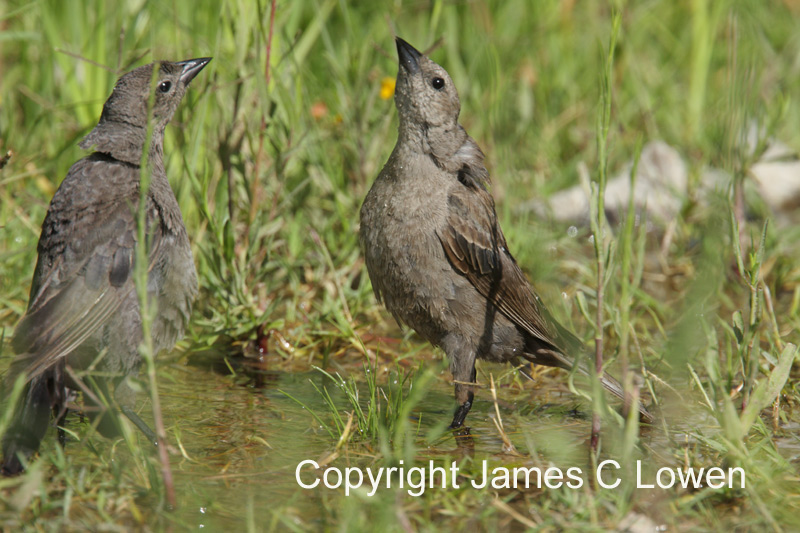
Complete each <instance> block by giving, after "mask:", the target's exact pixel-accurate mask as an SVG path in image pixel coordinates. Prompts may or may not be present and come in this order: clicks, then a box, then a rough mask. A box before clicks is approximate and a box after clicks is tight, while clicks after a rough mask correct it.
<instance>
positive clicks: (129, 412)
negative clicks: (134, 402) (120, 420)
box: [121, 407, 158, 446]
mask: <svg viewBox="0 0 800 533" xmlns="http://www.w3.org/2000/svg"><path fill="white" fill-rule="evenodd" d="M121 410H122V414H124V415H125V416H127V417H128V420H130V421H131V422H133V425H134V426H136V427H137V428H139V431H141V432H142V433H144V436H145V437H147V440H149V441H150V442H152V443H153V444H154V445H155V446H158V437H157V436H156V434H155V432H154V431H153V430H152V429H150V427H149V426H148V425H147V424H146V423H145V422H144V420H142V419H141V418H139V415H137V414H136V413H135V412H134V411H133V409H131V408H130V407H121Z"/></svg>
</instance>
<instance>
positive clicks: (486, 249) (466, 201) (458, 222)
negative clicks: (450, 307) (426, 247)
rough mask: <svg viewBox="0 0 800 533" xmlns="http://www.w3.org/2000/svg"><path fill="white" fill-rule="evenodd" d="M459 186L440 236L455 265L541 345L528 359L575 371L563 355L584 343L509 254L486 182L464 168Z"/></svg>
mask: <svg viewBox="0 0 800 533" xmlns="http://www.w3.org/2000/svg"><path fill="white" fill-rule="evenodd" d="M459 182H460V183H461V185H463V186H461V187H455V188H454V189H453V190H452V191H451V192H450V195H449V197H448V210H449V214H448V224H447V228H446V229H445V230H444V231H443V232H442V234H441V235H439V239H440V240H441V243H442V246H443V247H444V252H445V254H446V255H447V257H448V259H449V260H450V262H451V264H452V265H453V267H454V268H455V269H456V270H457V271H459V272H461V273H462V274H464V275H465V276H466V277H467V279H469V280H470V282H471V283H472V284H473V285H474V286H475V288H476V289H478V292H480V293H481V294H482V295H483V296H484V297H486V298H487V299H488V300H489V301H491V302H492V303H493V304H494V305H495V306H496V307H497V308H498V309H499V310H500V312H501V313H503V314H504V315H505V316H506V317H508V318H509V319H510V320H511V321H512V322H514V323H515V324H516V325H517V326H518V327H520V328H522V329H523V330H524V331H526V332H527V333H528V334H530V335H531V336H532V337H533V338H535V339H537V340H538V341H539V342H540V343H541V345H540V346H538V347H537V348H536V349H535V350H534V353H530V354H525V358H526V359H529V360H530V361H531V362H533V363H537V364H542V365H546V366H554V367H559V368H564V369H568V370H569V369H572V368H573V366H574V365H575V362H574V361H571V360H570V359H568V358H567V356H565V355H564V354H566V353H580V350H581V349H582V346H581V342H580V340H578V339H577V338H576V337H575V336H574V335H573V334H572V333H570V332H569V331H568V330H567V329H565V328H564V327H563V326H561V325H560V324H559V323H558V322H557V321H556V320H554V319H553V318H552V316H551V315H550V313H549V312H548V311H547V309H546V308H545V306H544V305H543V304H542V302H541V301H540V300H539V297H538V296H536V293H535V292H534V291H533V289H532V287H531V286H530V284H529V283H528V280H527V279H526V278H525V275H524V274H523V273H522V270H521V269H520V268H519V266H518V265H517V262H516V261H515V260H514V257H513V256H512V255H511V253H510V252H509V251H508V246H507V244H506V239H505V237H504V236H503V232H502V230H501V229H500V225H499V224H498V223H497V214H496V212H495V209H494V200H493V199H492V196H491V195H490V194H489V192H488V191H487V190H486V189H485V188H484V187H483V184H482V181H481V180H478V179H474V178H473V177H472V176H471V175H470V172H469V169H468V168H465V169H464V170H462V172H461V173H459ZM578 370H580V371H581V373H583V374H586V375H589V372H590V371H589V368H588V367H587V365H586V362H585V361H582V362H581V363H580V364H579V365H578ZM600 381H601V383H602V384H603V386H604V387H606V388H607V389H608V390H609V391H611V392H612V393H613V394H614V395H615V396H617V397H619V398H620V399H623V400H624V394H623V390H622V386H621V385H620V384H619V382H618V381H617V380H616V379H614V378H613V377H612V376H611V375H609V374H608V373H603V375H602V376H601V378H600ZM639 411H640V412H641V414H642V416H643V418H644V419H645V420H647V421H652V420H653V416H652V415H651V414H650V413H649V412H648V411H647V409H646V408H645V407H644V406H643V405H641V404H640V405H639Z"/></svg>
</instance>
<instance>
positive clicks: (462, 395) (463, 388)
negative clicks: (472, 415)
mask: <svg viewBox="0 0 800 533" xmlns="http://www.w3.org/2000/svg"><path fill="white" fill-rule="evenodd" d="M471 367H472V368H471V369H470V370H469V381H468V383H469V384H467V383H464V382H465V381H467V380H466V379H464V377H466V376H464V377H462V376H460V375H459V374H461V373H460V372H454V374H453V377H454V378H455V380H456V384H455V389H456V402H457V403H458V409H456V414H455V415H453V422H452V423H451V424H450V429H456V428H460V427H461V426H462V425H463V424H464V419H465V418H467V414H468V413H469V410H470V409H472V402H473V399H474V398H475V394H474V392H473V391H472V385H471V384H472V383H475V378H476V376H477V374H476V372H475V359H474V358H473V359H472V365H471Z"/></svg>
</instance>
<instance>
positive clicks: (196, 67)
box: [178, 57, 211, 86]
mask: <svg viewBox="0 0 800 533" xmlns="http://www.w3.org/2000/svg"><path fill="white" fill-rule="evenodd" d="M209 61H211V58H210V57H200V58H198V59H187V60H186V61H178V65H180V66H182V67H183V71H181V83H183V85H184V86H186V85H189V82H190V81H192V80H193V79H194V77H195V76H197V75H198V74H199V73H200V71H201V70H203V67H205V66H206V65H208V62H209Z"/></svg>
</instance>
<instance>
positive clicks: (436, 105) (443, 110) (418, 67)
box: [394, 37, 461, 130]
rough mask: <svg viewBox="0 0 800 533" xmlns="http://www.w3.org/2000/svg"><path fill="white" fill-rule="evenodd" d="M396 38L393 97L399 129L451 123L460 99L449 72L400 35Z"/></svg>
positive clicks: (455, 121) (444, 125)
mask: <svg viewBox="0 0 800 533" xmlns="http://www.w3.org/2000/svg"><path fill="white" fill-rule="evenodd" d="M396 41H397V55H398V58H399V60H400V67H399V69H398V71H397V84H396V87H395V96H394V98H395V104H396V105H397V111H398V114H399V116H400V127H401V129H402V128H411V129H421V130H424V129H427V128H430V127H433V128H445V129H448V128H450V127H454V126H455V124H457V123H458V114H459V111H460V110H461V103H460V102H459V100H458V91H456V87H455V85H454V84H453V80H451V79H450V75H449V74H448V73H447V71H446V70H445V69H443V68H442V67H441V66H439V65H437V64H436V63H434V62H433V61H431V60H430V59H429V58H428V57H427V56H425V55H423V54H422V53H420V52H419V51H418V50H417V49H416V48H414V47H413V46H411V45H410V44H408V43H407V42H406V41H404V40H403V39H401V38H399V37H397V39H396Z"/></svg>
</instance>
